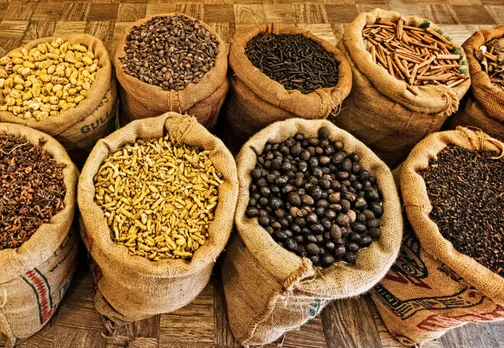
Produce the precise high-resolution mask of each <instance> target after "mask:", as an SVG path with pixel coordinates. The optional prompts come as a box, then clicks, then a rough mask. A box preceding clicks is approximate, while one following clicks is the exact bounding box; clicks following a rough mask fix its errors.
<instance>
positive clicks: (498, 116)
mask: <svg viewBox="0 0 504 348" xmlns="http://www.w3.org/2000/svg"><path fill="white" fill-rule="evenodd" d="M502 36H504V25H501V26H498V27H496V28H493V29H487V30H479V31H477V32H475V33H474V34H473V35H472V36H471V37H470V38H469V39H467V41H466V42H464V44H463V45H462V47H464V51H465V52H466V54H467V62H468V63H469V73H470V74H471V90H470V93H469V96H468V99H467V103H466V104H465V105H464V106H463V107H461V109H460V110H459V111H458V112H457V113H456V114H455V115H453V116H452V117H450V118H449V119H448V122H447V123H448V127H449V128H451V129H455V128H456V127H457V126H475V127H478V128H481V129H482V130H483V131H484V132H486V133H487V134H488V135H490V136H492V137H494V138H497V139H499V140H502V141H504V90H503V89H502V87H500V86H497V85H495V84H493V83H492V82H491V81H490V77H489V76H488V74H487V73H486V72H485V71H484V70H483V69H482V68H481V63H480V61H479V60H478V58H477V57H480V58H481V52H480V47H481V46H483V45H484V44H485V43H486V42H488V41H490V40H492V39H494V38H500V37H502Z"/></svg>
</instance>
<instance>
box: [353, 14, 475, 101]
mask: <svg viewBox="0 0 504 348" xmlns="http://www.w3.org/2000/svg"><path fill="white" fill-rule="evenodd" d="M362 36H363V38H364V43H365V44H366V48H367V50H368V51H369V52H370V53H371V57H372V59H373V62H375V63H376V64H378V65H379V66H381V67H383V68H384V69H386V70H387V71H388V72H389V74H390V75H392V76H394V77H395V78H397V79H399V80H402V81H404V82H406V87H407V89H408V90H409V91H410V92H411V93H413V94H414V95H417V94H418V91H417V90H416V88H415V87H414V86H423V85H429V84H434V85H446V86H448V87H455V86H457V85H459V84H461V83H462V82H464V81H465V80H467V79H468V78H469V76H466V75H464V74H462V73H461V72H460V71H459V68H460V61H461V60H462V58H463V56H462V55H460V54H456V53H454V52H456V47H454V46H453V44H452V43H450V41H449V40H448V39H447V38H446V37H445V36H443V35H442V34H441V33H440V32H438V31H436V30H434V29H432V28H421V27H412V26H407V25H405V24H404V21H403V20H402V19H399V20H398V21H397V23H393V22H390V21H387V20H384V19H380V18H378V19H377V20H376V23H375V24H367V25H366V26H365V27H364V29H363V31H362Z"/></svg>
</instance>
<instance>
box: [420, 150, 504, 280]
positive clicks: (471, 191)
mask: <svg viewBox="0 0 504 348" xmlns="http://www.w3.org/2000/svg"><path fill="white" fill-rule="evenodd" d="M495 155H496V154H495V153H492V152H489V151H481V152H475V151H470V150H467V149H464V148H462V147H458V146H453V145H450V146H448V147H446V148H445V149H444V150H443V151H441V152H440V153H439V154H438V156H437V161H434V160H431V161H430V166H429V167H428V168H427V169H426V170H424V171H423V173H422V175H423V178H424V180H425V183H426V186H427V193H428V195H429V199H430V201H431V204H432V207H433V209H432V212H431V213H430V217H431V219H432V220H433V221H434V222H435V223H436V224H437V225H438V227H439V230H440V232H441V234H442V235H443V237H444V238H446V239H447V240H449V241H450V242H451V243H452V244H453V246H454V247H455V249H457V250H458V251H459V252H461V253H463V254H466V255H468V256H470V257H472V258H474V259H475V260H476V261H478V262H479V263H481V264H482V265H484V266H486V267H488V268H490V269H491V270H492V271H494V272H496V273H498V274H499V275H501V276H504V215H503V214H502V213H503V212H504V182H503V180H502V178H504V160H503V159H502V158H501V159H495V158H492V156H495Z"/></svg>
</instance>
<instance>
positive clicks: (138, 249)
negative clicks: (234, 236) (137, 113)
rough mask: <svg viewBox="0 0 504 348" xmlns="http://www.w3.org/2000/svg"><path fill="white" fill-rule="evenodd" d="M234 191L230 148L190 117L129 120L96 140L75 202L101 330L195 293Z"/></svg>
mask: <svg viewBox="0 0 504 348" xmlns="http://www.w3.org/2000/svg"><path fill="white" fill-rule="evenodd" d="M237 195H238V180H237V176H236V165H235V162H234V159H233V157H232V155H231V153H230V152H229V151H228V150H227V148H226V147H225V146H224V144H223V143H222V141H220V140H219V139H218V138H216V137H215V136H213V135H212V134H210V133H209V132H208V131H207V130H206V129H205V127H203V126H202V125H201V124H199V123H198V122H197V120H196V118H194V117H189V116H182V115H180V114H177V113H173V112H169V113H166V114H164V115H161V116H158V117H155V118H145V119H142V120H136V121H134V122H131V123H130V124H128V125H127V126H125V127H124V128H121V129H119V130H117V131H116V132H114V133H112V134H111V135H109V136H108V137H106V138H104V139H101V140H99V141H98V143H97V144H96V146H95V147H94V148H93V150H92V152H91V154H90V156H89V158H88V160H87V162H86V164H85V166H84V168H83V170H82V174H81V177H80V181H79V189H78V202H79V209H80V212H81V219H80V225H81V234H82V237H83V239H84V243H85V245H86V247H87V249H88V251H89V252H90V254H91V256H92V258H93V261H94V263H95V264H96V267H94V271H93V274H94V280H95V282H96V286H97V292H96V296H95V304H96V309H97V310H98V312H99V313H100V314H102V315H103V316H104V317H105V318H106V319H107V320H106V321H105V322H106V323H107V328H108V329H109V330H111V331H113V329H114V328H116V327H118V326H121V325H122V324H125V323H127V322H129V321H134V320H140V319H144V318H148V317H150V316H153V315H156V314H159V313H167V312H171V311H174V310H176V309H178V308H180V307H183V306H185V305H187V304H188V303H189V302H191V301H192V300H193V299H194V298H195V297H196V296H197V295H198V294H199V293H200V292H201V291H202V290H203V288H204V287H205V286H206V284H207V282H208V280H209V278H210V275H211V272H212V269H213V266H214V263H215V261H216V259H217V257H218V256H219V254H220V253H221V252H222V250H223V248H224V246H225V245H226V243H227V240H228V238H229V234H230V232H231V228H232V225H233V215H234V210H235V206H236V200H237Z"/></svg>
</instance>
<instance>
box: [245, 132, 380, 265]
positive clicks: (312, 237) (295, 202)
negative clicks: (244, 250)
mask: <svg viewBox="0 0 504 348" xmlns="http://www.w3.org/2000/svg"><path fill="white" fill-rule="evenodd" d="M329 135H330V134H329V130H328V129H327V128H326V127H322V128H320V129H319V132H318V137H311V138H306V137H304V136H303V135H302V134H296V135H295V136H294V137H290V138H289V139H287V140H286V141H284V142H282V143H279V144H271V143H267V144H266V145H265V147H264V151H263V152H262V154H259V155H258V156H257V164H256V168H255V169H254V170H253V171H252V172H251V174H250V175H251V177H252V184H251V185H250V201H249V206H248V208H247V211H246V215H247V217H249V218H256V217H257V218H258V222H259V224H260V225H261V226H263V227H264V228H265V229H266V230H267V231H268V232H269V233H270V235H271V236H272V237H273V239H274V240H275V241H276V242H277V243H278V244H279V245H281V246H282V247H284V248H286V249H287V250H289V251H292V252H294V253H296V254H297V255H299V256H302V257H309V258H310V260H311V261H312V263H313V264H314V265H315V266H322V267H329V266H331V265H332V264H333V263H335V262H337V261H341V260H345V261H346V262H348V263H351V264H354V263H355V261H356V259H357V252H358V251H359V249H361V248H365V247H368V246H369V245H370V244H371V242H372V241H373V240H377V239H378V238H379V237H380V235H381V229H380V228H381V222H380V218H381V216H382V214H383V206H382V200H381V195H380V192H379V190H378V186H377V183H376V178H375V177H373V176H372V175H370V174H369V172H368V171H366V170H365V169H364V168H362V166H361V165H360V163H359V161H360V158H359V156H358V155H357V154H348V153H346V152H345V150H344V146H343V143H342V142H341V141H331V140H329Z"/></svg>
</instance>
